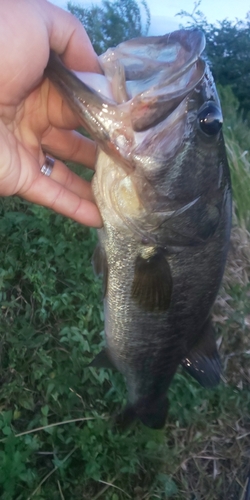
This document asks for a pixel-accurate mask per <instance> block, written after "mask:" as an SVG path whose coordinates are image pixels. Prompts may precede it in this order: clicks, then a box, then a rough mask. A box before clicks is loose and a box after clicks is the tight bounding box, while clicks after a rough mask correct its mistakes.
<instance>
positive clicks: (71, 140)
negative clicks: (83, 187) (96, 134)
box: [42, 127, 97, 170]
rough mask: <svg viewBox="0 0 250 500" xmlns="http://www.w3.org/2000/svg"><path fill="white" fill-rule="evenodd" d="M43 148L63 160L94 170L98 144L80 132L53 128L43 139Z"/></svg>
mask: <svg viewBox="0 0 250 500" xmlns="http://www.w3.org/2000/svg"><path fill="white" fill-rule="evenodd" d="M42 147H43V149H44V151H46V152H49V153H50V154H52V155H53V156H56V157H58V158H60V159H62V160H70V161H75V162H77V163H81V164H83V165H85V167H88V168H91V169H92V170H94V167H95V161H96V148H97V146H96V143H95V142H93V141H91V140H90V139H88V138H87V137H84V136H83V135H82V134H80V133H79V132H75V131H71V130H70V131H69V130H64V129H58V128H54V127H53V128H51V129H50V131H49V132H48V133H47V134H46V136H45V137H44V138H43V140H42Z"/></svg>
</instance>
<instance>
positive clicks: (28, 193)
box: [0, 0, 102, 227]
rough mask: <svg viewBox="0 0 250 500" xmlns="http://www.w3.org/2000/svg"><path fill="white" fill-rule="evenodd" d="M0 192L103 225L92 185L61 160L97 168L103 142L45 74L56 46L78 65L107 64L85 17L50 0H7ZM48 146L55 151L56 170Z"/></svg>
mask: <svg viewBox="0 0 250 500" xmlns="http://www.w3.org/2000/svg"><path fill="white" fill-rule="evenodd" d="M0 27H1V29H0V60H1V72H0V88H1V93H0V196H10V195H18V196H21V197H22V198H25V199H26V200H28V201H31V202H33V203H37V204H39V205H44V206H46V207H49V208H52V209H53V210H55V211H56V212H58V213H61V214H63V215H65V216H67V217H70V218H72V219H74V220H76V221H78V222H80V223H82V224H86V225H90V226H95V227H100V226H101V225H102V220H101V216H100V213H99V210H98V208H97V206H96V205H95V203H94V198H93V194H92V191H91V185H90V184H89V183H88V182H87V181H85V180H83V179H81V178H80V177H79V176H77V175H76V174H75V173H73V172H72V171H71V170H70V169H69V168H68V167H67V166H66V165H65V163H63V161H61V160H67V159H68V160H72V161H75V162H79V163H83V164H84V165H86V166H87V167H89V168H92V169H93V168H94V163H95V154H96V147H95V143H94V142H93V141H91V140H89V139H87V138H84V137H83V136H82V135H81V134H79V133H77V132H76V131H74V130H73V129H75V128H76V127H77V126H79V125H80V123H79V122H78V120H77V118H76V117H75V116H73V114H72V112H71V110H70V109H69V108H68V106H67V104H66V103H65V102H64V101H63V100H62V98H61V97H60V95H59V94H58V93H57V91H56V89H55V88H54V87H53V86H52V84H51V83H50V82H49V81H48V80H47V79H44V78H43V72H44V69H45V67H46V65H47V62H48V59H49V53H50V49H53V50H54V51H55V52H57V53H58V54H60V55H61V57H62V59H63V61H64V63H65V64H66V65H67V66H68V67H69V68H71V69H73V70H77V71H90V72H92V71H93V72H100V67H99V64H98V59H97V56H96V54H95V52H94V50H93V48H92V45H91V43H90V41H89V38H88V36H87V34H86V32H85V30H84V28H83V26H82V25H81V24H80V22H79V21H78V20H77V19H76V18H74V17H73V16H72V15H71V14H69V13H68V12H66V11H64V10H62V9H60V8H59V7H56V6H54V5H52V4H50V3H49V2H47V1H46V0H8V2H0ZM45 152H49V154H50V155H53V156H54V155H55V156H56V157H59V158H60V159H61V160H60V161H59V160H55V164H54V167H53V170H52V173H51V175H50V176H46V175H43V174H42V173H41V167H42V165H43V164H44V162H45Z"/></svg>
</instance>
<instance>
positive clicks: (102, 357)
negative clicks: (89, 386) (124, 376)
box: [88, 349, 115, 370]
mask: <svg viewBox="0 0 250 500" xmlns="http://www.w3.org/2000/svg"><path fill="white" fill-rule="evenodd" d="M88 367H94V368H109V369H111V370H114V368H115V366H114V364H113V363H112V361H111V359H110V357H109V355H108V354H107V350H106V349H102V351H100V352H99V353H98V354H97V355H96V357H95V358H94V359H93V360H92V361H91V362H90V363H89V365H88Z"/></svg>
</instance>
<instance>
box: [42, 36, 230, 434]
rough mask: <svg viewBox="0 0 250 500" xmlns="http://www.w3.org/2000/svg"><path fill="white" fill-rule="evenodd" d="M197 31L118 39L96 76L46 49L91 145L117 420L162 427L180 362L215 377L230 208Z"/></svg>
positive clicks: (203, 377) (105, 354) (217, 116)
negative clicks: (119, 396)
mask: <svg viewBox="0 0 250 500" xmlns="http://www.w3.org/2000/svg"><path fill="white" fill-rule="evenodd" d="M204 49H205V37H204V35H203V33H201V32H200V31H198V30H184V29H181V30H177V31H174V32H172V33H168V34H166V35H163V36H157V37H154V36H151V37H140V38H136V39H132V40H128V41H125V42H122V43H121V44H119V45H118V46H117V47H115V48H110V49H109V50H108V51H107V52H106V53H104V54H103V55H101V56H100V57H99V61H100V65H101V68H102V71H103V74H102V75H93V74H90V75H87V74H79V73H74V72H73V71H71V70H69V69H67V68H66V67H65V66H64V65H63V64H62V62H61V61H60V59H59V57H58V56H56V55H55V54H53V53H52V54H51V56H50V60H49V63H48V66H47V69H46V72H45V75H46V76H47V77H48V78H49V79H50V80H51V82H52V84H53V85H55V86H56V88H57V89H58V91H59V92H60V93H61V95H62V96H63V98H64V99H65V100H66V102H67V103H68V105H69V106H70V108H71V109H72V110H73V112H74V113H75V114H76V115H77V116H78V117H79V119H80V121H81V123H82V125H83V126H84V127H85V129H86V130H87V132H88V133H89V134H90V135H91V136H92V138H93V139H94V140H95V141H96V143H97V144H98V154H97V161H96V167H95V170H96V171H95V174H94V177H93V184H92V186H93V192H94V195H95V199H96V203H97V205H98V207H99V210H100V213H101V215H102V219H103V227H102V228H101V229H99V230H98V238H99V243H98V245H97V248H96V250H95V252H94V255H93V266H94V270H95V273H96V275H102V277H103V303H104V316H105V338H106V347H105V348H104V349H103V351H101V352H100V353H99V354H98V355H97V357H96V358H95V359H94V360H93V361H92V362H91V363H90V366H92V367H100V366H101V367H107V368H115V369H117V370H118V371H119V372H120V373H121V374H122V375H123V377H124V379H125V382H126V387H127V391H128V402H127V405H126V406H125V408H123V409H122V410H121V411H120V412H119V413H118V415H117V416H116V422H117V425H120V426H121V428H126V426H127V425H129V424H130V423H131V422H132V421H134V420H135V419H137V420H139V421H141V422H142V423H143V424H144V425H145V426H147V427H149V428H152V429H161V428H163V427H164V425H165V423H166V419H167V414H168V407H169V402H168V397H167V393H168V389H169V386H170V384H171V382H172V380H173V377H174V375H175V373H176V371H177V369H178V367H179V366H182V367H183V368H184V369H185V370H186V371H187V372H188V373H189V374H190V375H191V376H192V377H194V379H195V380H197V381H198V382H199V383H200V384H201V385H202V386H203V387H205V388H212V387H215V386H216V385H217V384H218V383H219V382H220V378H221V361H220V356H219V353H218V350H217V346H216V340H215V333H214V326H213V324H212V321H211V309H212V306H213V303H214V301H215V298H216V296H217V293H218V290H219V287H220V284H221V280H222V276H223V273H224V268H225V262H226V257H227V252H228V247H229V240H230V229H231V211H232V193H231V183H230V173H229V167H228V162H227V157H226V151H225V143H224V139H223V132H222V124H223V117H222V111H221V106H220V101H219V98H218V94H217V91H216V87H215V83H214V80H213V77H212V74H211V71H210V68H209V65H208V63H207V61H206V60H205V59H204V58H203V57H202V53H203V51H204Z"/></svg>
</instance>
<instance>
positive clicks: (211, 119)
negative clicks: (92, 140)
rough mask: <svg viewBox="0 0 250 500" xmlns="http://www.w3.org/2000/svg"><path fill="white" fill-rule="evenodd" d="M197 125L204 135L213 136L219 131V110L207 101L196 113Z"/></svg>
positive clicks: (221, 120) (220, 120)
mask: <svg viewBox="0 0 250 500" xmlns="http://www.w3.org/2000/svg"><path fill="white" fill-rule="evenodd" d="M198 123H199V126H200V129H201V130H202V132H204V134H206V135H209V136H213V135H217V134H218V133H219V131H220V130H221V127H222V123H223V118H222V113H221V110H220V108H219V107H218V106H216V104H215V103H214V102H213V101H208V102H206V103H205V104H203V106H201V108H200V110H199V111H198Z"/></svg>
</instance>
